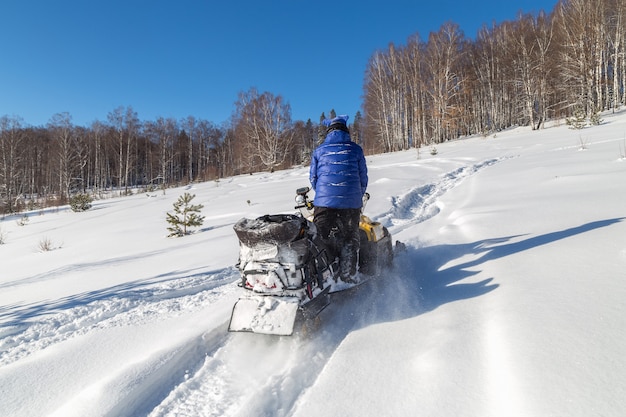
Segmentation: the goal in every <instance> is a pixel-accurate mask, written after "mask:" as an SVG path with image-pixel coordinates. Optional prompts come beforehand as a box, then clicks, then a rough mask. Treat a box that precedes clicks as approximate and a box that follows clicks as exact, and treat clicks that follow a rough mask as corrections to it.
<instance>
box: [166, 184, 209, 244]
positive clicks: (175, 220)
mask: <svg viewBox="0 0 626 417" xmlns="http://www.w3.org/2000/svg"><path fill="white" fill-rule="evenodd" d="M195 197H196V195H195V194H189V193H185V194H183V195H181V196H180V197H179V198H178V200H177V201H176V202H175V203H174V213H173V214H172V213H167V222H168V223H169V224H170V226H169V227H168V228H167V230H168V231H169V232H170V234H169V235H168V237H172V236H175V237H181V236H184V235H188V234H190V233H191V230H190V229H191V228H192V227H197V226H202V223H203V222H204V216H201V215H200V214H199V213H200V210H202V208H203V207H204V206H203V205H202V204H195V205H194V204H191V200H193V199H194V198H195Z"/></svg>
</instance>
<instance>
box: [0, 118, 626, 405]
mask: <svg viewBox="0 0 626 417" xmlns="http://www.w3.org/2000/svg"><path fill="white" fill-rule="evenodd" d="M603 118H604V123H603V124H602V125H600V126H596V127H590V128H586V129H584V130H580V131H575V130H570V129H568V128H567V127H566V126H564V125H561V126H551V127H548V128H546V129H544V130H541V131H537V132H532V131H530V130H529V129H528V128H518V129H513V130H510V131H507V132H501V133H499V134H498V135H497V136H489V137H486V138H482V137H476V138H468V139H464V140H459V141H455V142H451V143H447V144H442V145H439V146H438V147H437V150H438V153H437V155H434V156H433V155H430V154H429V153H428V152H427V151H426V150H422V152H421V155H420V157H419V159H418V157H417V153H416V151H415V150H412V151H407V152H398V153H394V154H387V155H378V156H371V157H368V158H367V161H368V166H369V175H370V186H369V189H368V191H369V192H370V194H371V196H372V199H371V201H370V202H369V204H368V206H367V208H366V213H367V214H368V215H369V216H370V217H371V218H373V219H375V220H378V221H381V222H383V223H384V224H385V225H386V226H387V227H388V228H389V229H390V231H391V232H392V234H393V235H394V239H397V240H400V241H402V242H404V243H405V244H406V245H407V250H406V251H405V252H404V253H402V254H401V255H400V256H399V257H398V258H397V259H396V261H395V267H394V269H393V270H392V271H390V272H389V273H388V274H386V275H385V276H383V277H380V278H377V279H375V280H372V281H369V282H368V283H366V284H364V285H362V286H360V287H358V289H357V290H352V291H350V292H346V293H338V294H335V295H334V296H333V299H332V303H331V305H330V306H329V307H328V308H327V309H326V310H324V311H323V312H322V314H321V315H320V317H319V321H318V322H317V323H315V325H316V326H311V327H312V329H309V331H307V332H306V333H298V334H296V335H295V336H292V337H274V336H265V335H255V334H244V333H228V332H227V325H228V320H229V317H230V311H231V308H232V306H233V303H234V302H235V300H236V299H237V298H238V296H239V294H240V293H239V291H240V290H239V288H238V287H237V285H236V281H237V279H238V274H237V271H236V269H235V268H234V264H235V263H236V261H237V255H238V243H237V239H236V236H235V234H234V232H233V230H232V226H233V225H234V223H235V222H236V221H237V220H239V219H240V218H241V217H244V216H246V217H256V216H259V215H263V214H267V213H292V212H294V209H293V207H294V196H295V190H296V188H298V187H301V186H305V185H308V168H307V167H304V168H298V169H293V170H288V171H280V172H275V173H272V174H268V173H263V174H255V175H246V176H240V177H235V178H228V179H222V180H220V181H214V182H208V183H202V184H194V185H191V186H188V187H185V188H181V189H171V190H167V192H166V194H163V193H161V192H158V193H151V194H149V195H146V194H139V195H135V196H132V197H125V198H119V199H109V200H101V201H97V202H95V204H94V207H93V209H92V210H90V211H87V212H84V213H73V212H71V211H69V210H67V209H59V210H50V211H45V212H41V213H39V212H36V213H31V214H30V216H29V219H28V221H27V222H26V224H25V225H19V224H18V223H19V220H20V219H21V216H16V217H7V218H5V219H3V220H2V222H0V233H2V237H3V239H2V240H3V241H4V244H2V245H0V259H1V264H2V269H1V272H0V326H1V327H0V415H1V416H12V417H36V416H62V417H71V416H80V417H89V416H150V417H157V416H158V417H162V416H171V417H173V416H194V417H199V416H298V417H301V416H320V415H328V416H359V417H364V416H438V417H446V416H450V417H452V416H454V417H457V416H476V417H488V416H493V417H501V416H523V417H528V416H568V417H572V416H580V417H589V416H619V415H623V413H624V412H625V411H626V377H625V375H626V355H625V352H626V311H625V310H626V303H625V301H624V300H625V299H626V221H625V219H626V159H625V158H624V154H625V153H626V114H617V115H612V114H606V115H604V116H603ZM583 145H584V146H583ZM582 148H584V149H582ZM185 191H187V192H190V193H193V194H196V198H195V200H194V203H201V204H204V209H203V215H205V216H206V219H205V222H204V225H203V226H202V228H201V229H199V230H198V231H197V232H196V233H195V234H193V235H191V236H186V237H184V238H178V239H174V238H166V235H167V230H166V227H167V223H166V222H165V217H166V212H168V211H172V204H173V202H174V201H176V200H177V199H178V197H179V196H180V195H181V194H182V193H183V192H185ZM42 242H46V243H48V244H50V245H51V246H52V247H53V248H54V250H51V251H46V252H42V251H40V249H39V248H40V246H41V245H42Z"/></svg>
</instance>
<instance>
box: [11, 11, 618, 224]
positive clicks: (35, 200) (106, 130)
mask: <svg viewBox="0 0 626 417" xmlns="http://www.w3.org/2000/svg"><path fill="white" fill-rule="evenodd" d="M625 32H626V0H561V1H559V2H558V3H557V4H556V5H555V7H554V9H553V10H552V11H548V12H546V11H540V12H538V13H535V14H523V13H521V14H519V15H518V16H517V18H516V19H515V20H512V21H505V22H502V23H499V24H495V23H493V24H491V25H484V26H483V27H482V28H481V29H480V30H479V31H478V33H477V34H476V35H475V37H474V38H468V37H466V36H465V35H464V34H463V32H462V31H461V29H460V27H459V26H458V25H457V24H455V23H454V22H447V23H444V24H443V25H442V26H441V27H440V29H439V30H438V31H437V32H433V33H430V34H428V37H427V38H426V39H424V38H422V37H420V35H419V34H418V33H415V34H414V35H412V36H410V37H409V39H407V42H406V44H403V45H394V44H389V46H388V48H387V49H386V50H381V51H374V52H373V53H372V55H371V57H370V60H369V62H368V64H367V67H366V68H365V69H364V85H363V102H362V107H361V111H359V112H357V114H355V115H351V118H350V120H351V121H352V123H351V125H350V131H351V136H352V139H353V140H354V141H355V142H357V143H360V144H361V145H362V146H363V148H364V150H365V151H366V153H368V154H373V153H380V152H394V151H399V150H407V149H410V148H419V147H422V146H432V145H433V144H437V143H441V142H444V141H448V140H454V139H458V138H460V137H463V136H466V135H475V134H481V135H489V134H495V133H497V132H498V131H501V130H502V129H506V128H509V127H513V126H531V127H532V128H533V129H541V128H542V126H543V124H544V123H545V122H546V121H547V120H563V119H564V120H568V119H575V120H583V121H586V123H593V122H594V120H595V121H597V120H598V117H599V116H598V115H599V113H600V112H602V111H607V110H615V109H619V108H620V106H623V105H624V103H625V100H626V90H625V81H626V51H625V43H626V33H625ZM359 76H363V74H355V77H359ZM329 105H330V106H332V103H329ZM234 107H235V111H234V113H233V116H232V117H231V119H230V120H229V121H227V122H225V123H224V124H222V125H216V124H215V123H213V122H211V121H208V120H204V119H199V118H196V117H194V116H189V117H187V118H185V119H183V120H175V119H171V118H157V119H156V120H140V119H139V117H138V115H137V113H136V112H135V111H134V109H133V108H132V107H131V106H127V107H124V106H121V107H119V108H116V109H113V110H112V111H111V112H109V113H108V114H107V115H105V117H106V118H105V120H103V121H95V122H93V123H92V124H91V125H89V126H77V125H75V124H74V123H73V122H72V116H71V115H70V114H68V113H59V114H55V115H52V117H51V118H50V120H49V122H48V123H47V124H46V125H45V126H30V125H26V124H25V123H24V121H23V120H22V119H21V118H20V117H19V116H1V117H0V215H6V214H10V213H16V212H20V211H23V210H33V209H37V208H41V207H46V206H54V205H60V204H66V203H67V202H68V200H69V198H70V197H71V196H72V195H74V194H77V193H87V194H90V195H91V196H93V197H94V198H99V197H102V196H104V195H111V194H116V195H123V194H127V193H133V192H137V190H139V191H144V190H146V191H154V190H158V189H162V190H165V189H166V188H167V187H171V186H178V185H182V184H186V183H190V182H193V181H208V180H219V178H223V177H226V176H231V175H238V174H249V173H253V172H259V171H273V170H275V169H281V168H286V167H291V166H295V165H306V164H308V162H309V157H310V154H311V152H312V150H313V149H314V148H315V146H317V144H318V143H319V141H320V140H321V139H323V137H324V133H325V130H324V127H323V126H322V124H321V121H322V120H323V119H324V118H326V117H333V116H335V112H334V110H330V111H329V112H328V113H325V111H326V110H322V109H321V112H320V115H319V119H317V120H315V121H312V120H311V119H309V120H307V121H302V120H292V118H291V109H290V106H289V104H288V101H287V99H286V98H284V97H282V96H280V95H275V94H272V93H270V92H259V91H257V90H256V89H254V88H251V89H249V90H248V91H242V92H241V93H240V94H239V96H238V97H237V99H236V101H235V106H234Z"/></svg>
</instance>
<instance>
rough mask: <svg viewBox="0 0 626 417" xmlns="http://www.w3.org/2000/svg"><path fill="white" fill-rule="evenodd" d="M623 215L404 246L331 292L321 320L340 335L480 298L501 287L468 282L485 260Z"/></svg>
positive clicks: (485, 281) (587, 229)
mask: <svg viewBox="0 0 626 417" xmlns="http://www.w3.org/2000/svg"><path fill="white" fill-rule="evenodd" d="M624 219H626V218H625V217H621V218H614V219H607V220H600V221H595V222H590V223H586V224H583V225H580V226H576V227H571V228H568V229H564V230H560V231H556V232H551V233H546V234H543V235H539V236H532V237H527V238H524V236H525V235H514V236H506V237H500V238H494V239H484V240H480V241H476V242H472V243H466V244H455V245H445V244H444V245H434V246H426V247H415V246H408V247H407V248H406V251H404V252H402V253H400V254H399V255H398V256H397V257H396V259H395V260H394V267H393V269H392V270H390V271H388V272H386V273H384V274H383V275H382V276H380V277H377V278H374V279H372V280H370V281H368V282H367V283H365V284H363V285H361V286H359V287H357V288H355V289H352V290H350V291H346V292H344V293H337V294H336V295H334V296H333V300H332V303H331V305H330V306H329V307H328V308H327V310H329V311H328V312H323V313H322V314H323V317H322V318H323V319H324V321H332V323H333V324H332V327H334V328H335V329H334V331H336V332H337V333H336V334H335V336H336V337H339V338H340V339H343V337H345V335H347V333H349V332H350V331H352V330H355V329H358V328H363V327H367V326H369V325H372V324H377V323H385V322H392V321H397V320H403V319H407V318H412V317H416V316H418V315H421V314H424V313H427V312H428V311H432V310H435V309H436V308H438V307H439V306H442V305H444V304H447V303H451V302H455V301H460V300H465V299H469V298H475V297H479V296H482V295H485V294H488V293H490V292H491V291H493V290H495V289H497V288H498V286H499V284H496V283H494V282H493V279H494V277H492V278H488V279H483V280H481V281H478V282H472V281H471V278H472V277H473V276H475V275H477V274H479V273H480V272H481V269H480V266H481V265H482V264H483V263H485V262H487V261H491V260H495V259H500V258H504V257H506V256H509V255H513V254H516V253H519V252H523V251H525V250H529V249H533V248H537V247H540V246H543V245H546V244H549V243H553V242H556V241H559V240H562V239H566V238H568V237H572V236H576V235H580V234H583V233H586V232H590V231H592V230H596V229H599V228H603V227H607V226H611V225H613V224H616V223H619V222H621V221H623V220H624ZM520 238H521V240H520ZM464 281H465V282H464ZM342 334H343V336H342Z"/></svg>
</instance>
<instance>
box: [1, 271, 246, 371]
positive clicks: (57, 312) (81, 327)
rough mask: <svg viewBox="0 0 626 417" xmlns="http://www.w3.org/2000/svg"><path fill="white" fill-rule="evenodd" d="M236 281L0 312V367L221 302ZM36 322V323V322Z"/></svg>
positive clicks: (148, 286)
mask: <svg viewBox="0 0 626 417" xmlns="http://www.w3.org/2000/svg"><path fill="white" fill-rule="evenodd" d="M236 278H237V272H236V270H235V269H234V268H233V267H230V268H226V269H224V270H222V271H215V272H212V273H211V272H209V273H206V272H196V273H192V274H190V275H188V276H185V277H171V276H165V277H157V278H155V279H153V280H147V281H142V282H130V283H127V284H124V285H119V286H116V287H113V288H107V289H104V290H101V291H93V292H90V293H86V294H83V295H82V296H79V297H70V298H67V299H61V300H58V301H56V302H46V303H42V304H37V305H28V306H23V307H21V308H13V309H11V310H8V311H6V312H0V323H3V324H2V328H1V330H0V366H3V365H8V364H11V363H13V362H15V361H17V360H20V359H22V358H24V357H27V356H29V355H31V354H33V353H34V352H37V351H40V350H43V349H45V348H46V347H48V346H51V345H54V344H57V343H60V342H62V341H64V340H68V339H71V338H74V337H77V336H80V335H86V334H88V333H90V332H94V331H97V330H102V329H105V328H110V327H118V326H131V325H137V324H142V323H148V322H152V321H156V320H163V319H164V318H167V317H175V316H177V315H180V314H182V313H185V314H186V313H188V312H190V311H192V310H197V309H199V308H202V307H203V306H205V305H206V304H209V303H211V302H214V300H215V299H216V298H220V297H222V296H223V294H224V293H225V292H232V291H234V290H235V289H233V290H228V288H227V287H228V286H232V282H233V280H235V279H236ZM33 317H35V318H37V319H36V320H34V321H33V319H32V318H33Z"/></svg>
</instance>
